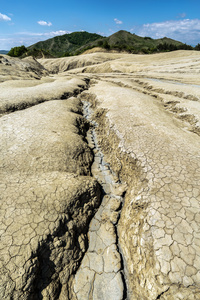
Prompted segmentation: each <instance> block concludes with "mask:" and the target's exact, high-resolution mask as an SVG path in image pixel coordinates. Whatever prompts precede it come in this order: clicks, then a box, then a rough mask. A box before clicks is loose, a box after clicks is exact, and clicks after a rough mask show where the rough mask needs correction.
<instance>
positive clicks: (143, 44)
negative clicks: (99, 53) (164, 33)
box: [104, 30, 183, 52]
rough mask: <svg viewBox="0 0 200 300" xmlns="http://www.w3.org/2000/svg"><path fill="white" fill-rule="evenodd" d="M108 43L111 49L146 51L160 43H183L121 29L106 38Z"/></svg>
mask: <svg viewBox="0 0 200 300" xmlns="http://www.w3.org/2000/svg"><path fill="white" fill-rule="evenodd" d="M105 42H107V43H108V47H109V46H110V48H111V49H113V48H117V49H121V50H123V49H124V50H128V51H129V50H130V51H136V52H137V51H145V49H146V50H148V49H151V48H154V47H157V46H158V45H160V44H172V45H174V46H180V45H183V43H181V42H178V41H175V40H172V39H169V38H166V37H165V38H162V39H152V38H150V37H140V36H138V35H136V34H134V33H133V34H132V33H130V32H127V31H124V30H120V31H118V32H116V33H114V34H112V35H111V36H109V37H107V38H106V39H105V40H104V43H105Z"/></svg>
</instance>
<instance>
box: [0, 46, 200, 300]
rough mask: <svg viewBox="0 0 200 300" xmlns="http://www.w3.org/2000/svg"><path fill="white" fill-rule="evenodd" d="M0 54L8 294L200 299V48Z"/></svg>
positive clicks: (2, 278)
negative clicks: (48, 56)
mask: <svg viewBox="0 0 200 300" xmlns="http://www.w3.org/2000/svg"><path fill="white" fill-rule="evenodd" d="M1 62H2V63H1V64H0V72H1V73H0V74H1V76H0V81H1V83H0V89H1V95H0V113H1V118H0V123H1V132H0V135H1V145H0V151H1V154H0V158H1V181H0V188H1V193H0V194H1V203H0V222H1V226H0V238H1V243H0V297H1V299H9V300H11V299H12V300H13V299H14V300H15V299H23V300H24V299H34V300H37V299H59V300H64V299H81V300H82V299H83V300H85V299H89V300H92V299H131V300H132V299H133V300H135V299H136V300H140V299H144V300H145V299H148V300H154V299H162V300H171V299H172V300H176V299H185V300H186V299H187V300H193V299H195V300H196V299H197V300H199V299H200V225H199V222H200V155H199V149H200V140H199V135H200V130H199V128H200V127H199V126H200V125H199V124H200V100H199V99H200V88H199V85H200V80H199V70H200V54H199V52H195V51H175V52H171V53H163V54H155V55H147V56H145V55H128V54H118V53H98V54H95V53H93V54H87V55H81V56H77V57H72V58H71V57H69V58H62V59H54V60H52V59H40V60H39V61H38V62H37V61H35V60H32V59H25V60H22V61H20V60H18V59H9V58H8V57H7V56H2V57H1ZM55 73H58V74H55ZM89 81H90V85H88V83H89ZM80 93H81V96H80V97H79V96H77V95H78V94H80ZM80 99H81V100H83V101H85V100H86V101H88V102H89V103H90V105H91V107H92V109H93V112H94V113H93V115H91V116H90V120H89V121H90V122H92V123H93V126H95V130H93V129H94V128H90V130H89V133H90V134H89V135H88V141H87V140H86V133H87V130H88V129H89V126H90V125H89V122H88V120H87V119H86V118H85V117H84V116H83V115H82V103H81V100H80ZM86 106H87V105H86ZM89 110H90V108H89V107H88V108H87V107H86V116H87V114H88V112H89V113H90V111H89ZM100 185H101V187H100ZM101 189H102V190H103V191H104V193H103V197H102V195H101ZM124 191H126V193H125V195H124ZM100 197H101V198H102V199H100ZM100 202H101V205H100ZM122 203H123V205H122ZM99 205H100V207H99ZM98 207H99V210H97V208H98Z"/></svg>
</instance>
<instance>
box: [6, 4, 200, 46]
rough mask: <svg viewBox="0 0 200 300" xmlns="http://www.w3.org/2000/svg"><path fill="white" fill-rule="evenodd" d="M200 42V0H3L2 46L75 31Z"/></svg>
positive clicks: (27, 43)
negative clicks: (127, 33) (116, 33)
mask: <svg viewBox="0 0 200 300" xmlns="http://www.w3.org/2000/svg"><path fill="white" fill-rule="evenodd" d="M119 30H126V31H129V32H131V33H135V34H137V35H139V36H142V37H145V36H148V37H151V38H154V39H157V38H162V37H165V36H166V37H169V38H172V39H175V40H178V41H181V42H183V43H186V44H189V45H193V46H195V45H197V44H198V43H200V0H142V1H141V0H137V1H135V0H132V1H131V0H101V1H94V0H92V1H91V0H75V1H73V0H70V1H68V0H57V1H56V0H54V1H53V0H48V1H46V0H34V1H33V2H32V1H31V2H30V1H27V0H26V1H25V0H18V1H16V0H0V49H1V50H10V49H11V48H12V47H16V46H21V45H25V46H30V45H33V44H34V43H36V42H38V41H42V40H47V39H49V38H52V37H54V36H57V35H62V34H65V33H71V32H74V31H88V32H91V33H98V34H100V35H103V36H110V35H111V34H113V33H115V32H117V31H119Z"/></svg>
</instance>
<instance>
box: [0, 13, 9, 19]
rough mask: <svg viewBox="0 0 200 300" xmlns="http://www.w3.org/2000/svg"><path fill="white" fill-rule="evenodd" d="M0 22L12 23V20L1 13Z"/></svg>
mask: <svg viewBox="0 0 200 300" xmlns="http://www.w3.org/2000/svg"><path fill="white" fill-rule="evenodd" d="M0 21H11V18H9V17H8V16H6V15H3V14H1V13H0Z"/></svg>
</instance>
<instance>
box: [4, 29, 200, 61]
mask: <svg viewBox="0 0 200 300" xmlns="http://www.w3.org/2000/svg"><path fill="white" fill-rule="evenodd" d="M22 47H23V49H22ZM94 47H101V48H104V49H106V50H117V51H126V52H129V53H135V54H136V53H156V52H166V51H174V50H180V49H184V50H192V49H194V48H193V47H192V46H189V45H186V44H183V43H181V42H179V41H176V40H173V39H169V38H167V37H164V38H162V39H152V38H150V37H140V36H137V35H136V34H132V33H130V32H127V31H124V30H120V31H118V32H116V33H114V34H112V35H111V36H109V37H103V36H101V35H98V34H96V33H88V32H86V31H84V32H73V33H70V34H64V35H61V36H56V37H54V38H51V39H48V40H46V41H41V42H38V43H36V44H34V45H31V46H29V47H28V48H25V47H24V46H21V47H15V48H12V49H11V50H10V52H9V53H8V55H10V56H27V55H32V56H35V57H64V56H73V55H79V54H82V53H84V52H85V51H86V50H89V49H92V48H94ZM196 47H197V48H198V46H196ZM16 48H17V49H16ZM19 48H20V49H19ZM21 50H23V51H22V52H23V53H22V54H21ZM196 50H199V49H196ZM38 51H39V52H38ZM16 52H17V53H18V55H16Z"/></svg>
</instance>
